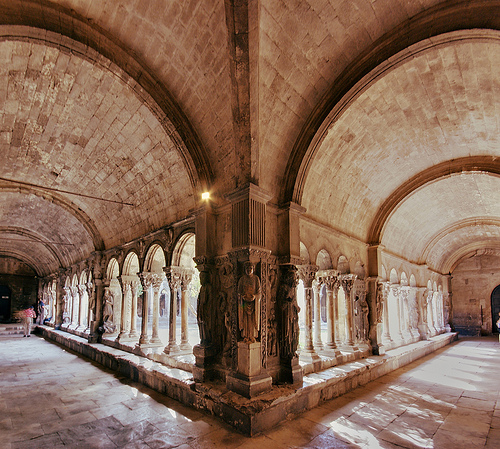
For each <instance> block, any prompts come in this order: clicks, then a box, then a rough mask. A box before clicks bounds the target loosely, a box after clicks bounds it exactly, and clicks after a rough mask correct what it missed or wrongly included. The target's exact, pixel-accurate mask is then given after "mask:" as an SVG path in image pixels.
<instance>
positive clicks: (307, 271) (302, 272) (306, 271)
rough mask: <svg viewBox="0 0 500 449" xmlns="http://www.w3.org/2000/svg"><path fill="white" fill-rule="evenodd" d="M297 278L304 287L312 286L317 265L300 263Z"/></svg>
mask: <svg viewBox="0 0 500 449" xmlns="http://www.w3.org/2000/svg"><path fill="white" fill-rule="evenodd" d="M298 268H299V279H300V280H301V281H302V282H303V283H304V287H305V288H312V283H313V281H314V279H315V278H316V273H317V271H318V269H319V268H318V266H316V265H300V266H299V267H298Z"/></svg>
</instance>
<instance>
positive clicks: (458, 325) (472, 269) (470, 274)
mask: <svg viewBox="0 0 500 449" xmlns="http://www.w3.org/2000/svg"><path fill="white" fill-rule="evenodd" d="M451 283H452V291H453V300H452V304H453V311H452V324H453V326H454V328H455V329H456V330H457V331H459V332H460V333H462V334H472V335H479V334H491V333H492V331H496V329H493V320H492V316H491V293H492V292H493V289H494V288H495V287H496V286H497V285H499V284H500V256H499V255H495V254H477V255H475V256H473V257H471V258H469V259H465V260H464V261H462V262H461V263H460V264H459V265H458V266H457V267H456V268H455V270H454V271H453V273H452V281H451Z"/></svg>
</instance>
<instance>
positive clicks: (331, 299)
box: [323, 273, 339, 349]
mask: <svg viewBox="0 0 500 449" xmlns="http://www.w3.org/2000/svg"><path fill="white" fill-rule="evenodd" d="M323 282H324V283H325V285H326V326H327V330H326V347H327V348H328V349H337V344H336V343H335V316H336V315H337V316H338V313H337V293H338V290H339V281H338V278H337V275H336V274H334V273H328V274H327V275H326V276H325V277H324V278H323Z"/></svg>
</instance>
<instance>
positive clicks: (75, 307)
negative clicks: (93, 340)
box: [70, 286, 80, 329]
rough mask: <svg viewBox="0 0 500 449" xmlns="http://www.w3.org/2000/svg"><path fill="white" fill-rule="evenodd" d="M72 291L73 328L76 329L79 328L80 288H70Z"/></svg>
mask: <svg viewBox="0 0 500 449" xmlns="http://www.w3.org/2000/svg"><path fill="white" fill-rule="evenodd" d="M70 291H71V328H72V329H76V328H77V327H78V314H79V312H80V307H79V303H78V300H79V295H78V287H76V286H75V287H70Z"/></svg>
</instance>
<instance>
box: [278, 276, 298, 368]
mask: <svg viewBox="0 0 500 449" xmlns="http://www.w3.org/2000/svg"><path fill="white" fill-rule="evenodd" d="M297 284H298V279H297V272H296V269H295V268H294V267H293V268H292V267H290V268H289V269H288V270H287V272H286V273H285V274H284V276H283V280H282V282H281V284H280V286H279V291H278V301H279V307H280V309H281V338H280V351H281V357H282V358H285V359H292V358H294V357H296V356H297V347H298V344H299V312H300V307H299V305H298V304H297V297H296V288H297Z"/></svg>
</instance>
